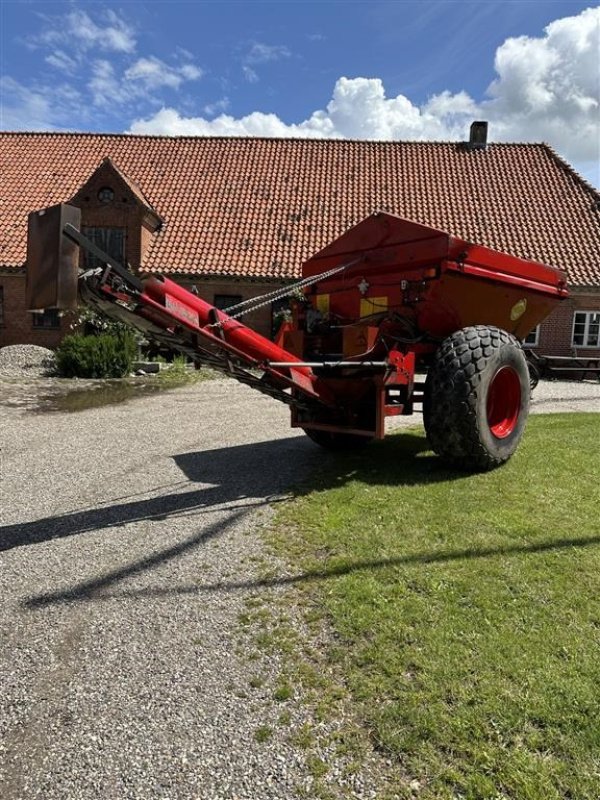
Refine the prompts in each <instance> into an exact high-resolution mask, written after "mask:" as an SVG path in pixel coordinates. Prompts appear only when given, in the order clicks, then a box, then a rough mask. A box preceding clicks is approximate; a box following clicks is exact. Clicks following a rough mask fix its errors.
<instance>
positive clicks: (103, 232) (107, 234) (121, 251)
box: [81, 226, 125, 269]
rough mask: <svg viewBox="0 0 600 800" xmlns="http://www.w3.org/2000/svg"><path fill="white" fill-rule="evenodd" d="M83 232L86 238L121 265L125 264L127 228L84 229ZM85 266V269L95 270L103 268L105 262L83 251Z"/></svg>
mask: <svg viewBox="0 0 600 800" xmlns="http://www.w3.org/2000/svg"><path fill="white" fill-rule="evenodd" d="M81 232H82V233H83V235H84V236H87V238H88V239H89V240H90V241H91V242H92V243H93V244H95V245H96V247H99V248H100V249H101V250H103V251H104V252H105V253H106V254H107V255H109V256H110V257H111V258H114V259H115V261H118V262H119V264H125V228H89V227H85V226H84V227H83V228H82V229H81ZM83 265H84V267H85V269H95V268H96V267H103V266H104V262H103V261H102V260H101V259H99V258H96V256H94V255H92V254H91V253H88V252H87V250H84V251H83Z"/></svg>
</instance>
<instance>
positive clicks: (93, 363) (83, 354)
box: [56, 331, 137, 378]
mask: <svg viewBox="0 0 600 800" xmlns="http://www.w3.org/2000/svg"><path fill="white" fill-rule="evenodd" d="M136 356H137V343H136V340H135V337H134V336H133V334H132V333H130V332H129V331H123V332H121V333H118V334H100V335H97V336H81V335H80V334H77V333H75V334H72V335H71V336H65V338H64V339H63V341H62V342H61V344H60V345H59V347H58V349H57V350H56V364H57V368H58V372H59V374H60V375H61V376H62V377H63V378H122V377H123V376H124V375H127V374H128V373H129V372H131V368H132V365H133V361H134V359H135V358H136Z"/></svg>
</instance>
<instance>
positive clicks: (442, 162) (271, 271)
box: [0, 133, 600, 286]
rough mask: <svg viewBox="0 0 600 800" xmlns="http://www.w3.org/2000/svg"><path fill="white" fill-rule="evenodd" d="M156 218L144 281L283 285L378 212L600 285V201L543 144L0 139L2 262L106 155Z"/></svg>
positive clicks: (19, 259)
mask: <svg viewBox="0 0 600 800" xmlns="http://www.w3.org/2000/svg"><path fill="white" fill-rule="evenodd" d="M107 157H108V158H110V159H111V160H112V162H113V163H114V165H115V166H116V167H117V168H118V169H119V170H121V171H122V172H123V173H124V174H125V175H127V176H128V177H129V178H130V179H131V180H132V181H135V183H136V184H137V186H139V191H140V193H141V194H142V195H143V197H144V199H145V200H146V201H147V202H148V203H149V204H150V205H151V206H152V208H154V209H155V210H156V212H157V214H159V215H160V217H161V218H162V219H163V221H164V225H163V227H162V229H161V230H160V232H159V233H157V234H156V235H155V237H154V242H153V244H152V246H151V248H150V250H149V252H148V254H147V256H146V259H145V262H144V264H143V268H144V270H147V271H163V272H170V273H180V274H182V273H187V274H194V275H195V276H202V275H223V276H231V277H243V278H261V279H264V278H267V279H269V278H272V279H286V278H293V277H296V276H298V275H299V273H300V267H301V264H302V262H303V261H304V260H305V259H306V258H308V257H309V256H311V255H312V254H314V253H315V252H317V251H318V250H320V249H321V248H322V247H324V246H325V245H326V244H327V243H328V242H330V241H331V240H332V239H334V238H336V237H337V236H339V235H340V234H341V233H343V232H344V231H345V230H346V229H347V228H348V227H349V226H351V225H353V224H355V223H357V222H359V221H360V220H361V219H363V218H364V217H365V216H367V215H368V214H370V213H372V212H373V211H375V210H378V209H382V210H386V211H390V212H392V213H394V214H397V215H399V216H402V217H407V218H409V219H413V220H416V221H418V222H422V223H425V224H429V225H432V226H434V227H436V228H441V229H444V230H447V231H449V232H450V233H453V234H456V235H458V236H461V237H463V238H466V239H469V240H471V241H474V242H479V243H481V244H485V245H487V246H488V247H492V248H495V249H498V250H504V251H507V252H510V253H512V254H514V255H517V256H520V257H522V258H531V259H534V260H537V261H541V262H544V263H546V264H550V265H553V266H556V267H559V268H561V269H564V270H566V271H567V272H568V274H569V276H570V281H571V283H572V284H574V285H581V286H600V224H599V222H600V220H599V215H600V193H599V192H597V191H596V190H594V189H593V188H592V187H591V186H590V185H589V184H587V183H586V182H585V181H584V180H583V179H582V178H580V177H579V176H578V175H577V174H576V173H575V172H574V171H573V170H572V169H571V168H570V167H569V166H568V165H567V164H566V163H565V162H563V161H562V160H561V159H560V158H558V156H557V155H556V154H555V153H554V152H553V151H552V150H551V149H550V148H549V147H548V146H547V145H544V144H491V145H489V146H488V147H487V149H485V150H469V149H468V148H467V147H465V145H463V144H460V143H444V142H370V141H344V140H318V139H317V140H315V139H310V140H304V139H250V138H239V139H236V138H197V137H183V138H171V137H154V136H129V135H102V134H59V133H41V134H37V133H36V134H32V133H2V134H0V170H1V172H0V265H4V266H8V267H11V266H13V267H16V266H21V265H22V264H23V262H24V260H25V245H26V241H25V240H26V222H27V214H28V213H29V212H30V211H31V210H33V209H37V208H42V207H44V206H49V205H52V204H55V203H59V202H64V201H66V200H67V199H68V198H70V197H72V196H73V195H74V194H75V193H76V192H77V190H78V189H79V187H80V186H81V185H82V184H83V183H84V182H85V181H86V180H87V179H88V177H89V176H90V175H91V173H92V172H93V171H94V170H95V169H96V168H97V167H98V165H99V164H100V163H101V161H102V160H103V159H104V158H107Z"/></svg>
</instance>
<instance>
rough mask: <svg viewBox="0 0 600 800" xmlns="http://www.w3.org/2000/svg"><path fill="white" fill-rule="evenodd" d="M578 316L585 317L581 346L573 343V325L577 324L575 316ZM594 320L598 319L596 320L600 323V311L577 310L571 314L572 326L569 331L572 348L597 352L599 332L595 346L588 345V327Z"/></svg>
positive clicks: (599, 346) (599, 341)
mask: <svg viewBox="0 0 600 800" xmlns="http://www.w3.org/2000/svg"><path fill="white" fill-rule="evenodd" d="M578 315H581V316H584V317H585V322H584V331H583V344H576V343H575V324H576V322H577V316H578ZM595 318H598V320H599V321H600V309H599V310H596V311H584V310H583V309H578V310H577V311H575V313H574V314H573V326H572V329H571V345H572V346H573V347H578V348H579V347H581V348H585V349H588V350H598V348H600V332H599V333H598V334H597V337H598V338H597V340H596V342H595V344H589V338H590V325H591V323H592V321H594V322H595V321H596V319H595Z"/></svg>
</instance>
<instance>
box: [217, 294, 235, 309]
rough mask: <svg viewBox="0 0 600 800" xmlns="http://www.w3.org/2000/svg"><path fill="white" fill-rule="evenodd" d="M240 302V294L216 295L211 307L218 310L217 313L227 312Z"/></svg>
mask: <svg viewBox="0 0 600 800" xmlns="http://www.w3.org/2000/svg"><path fill="white" fill-rule="evenodd" d="M241 302H242V295H241V294H216V295H215V301H214V303H213V305H214V307H215V308H218V309H219V311H227V309H228V308H231V306H236V305H237V304H238V303H241Z"/></svg>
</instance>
